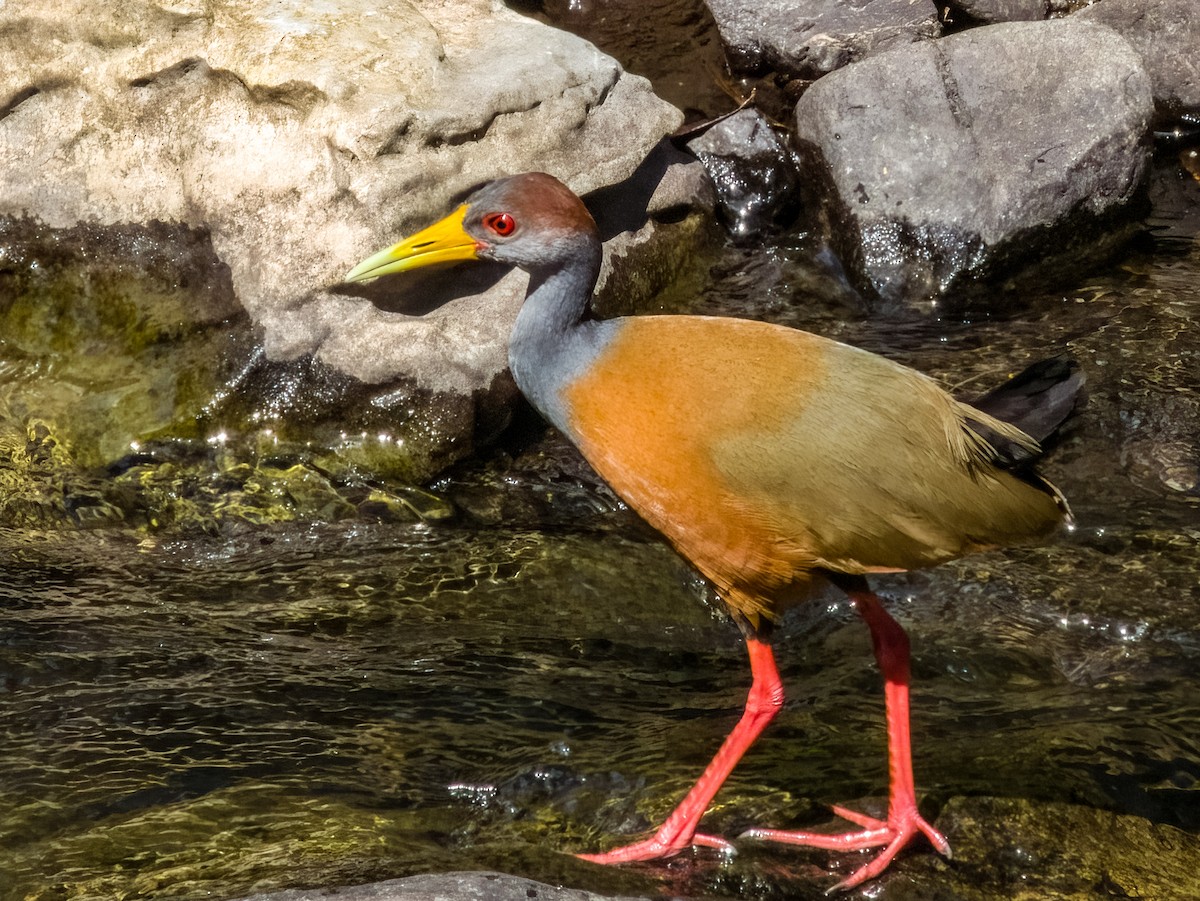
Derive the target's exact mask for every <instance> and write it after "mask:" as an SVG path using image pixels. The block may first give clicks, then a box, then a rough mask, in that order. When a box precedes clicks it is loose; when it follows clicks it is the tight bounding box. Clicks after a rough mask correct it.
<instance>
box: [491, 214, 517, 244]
mask: <svg viewBox="0 0 1200 901" xmlns="http://www.w3.org/2000/svg"><path fill="white" fill-rule="evenodd" d="M483 224H484V227H485V228H488V229H490V230H491V231H494V232H495V233H496V234H498V235H499V236H500V237H501V238H507V237H508V236H509V235H511V234H512V233H513V232H515V231H516V230H517V221H516V220H515V219H513V217H512V216H510V215H509V214H508V213H488V214H487V215H486V216H484V217H483Z"/></svg>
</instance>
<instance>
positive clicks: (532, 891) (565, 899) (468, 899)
mask: <svg viewBox="0 0 1200 901" xmlns="http://www.w3.org/2000/svg"><path fill="white" fill-rule="evenodd" d="M325 898H336V899H338V901H638V899H634V898H631V897H629V896H627V895H626V896H621V897H618V896H615V895H597V894H595V893H594V892H586V891H583V890H581V889H573V888H565V887H563V886H561V885H546V884H545V883H544V882H534V881H533V880H532V879H523V878H521V877H520V876H508V875H505V874H504V873H437V874H430V875H422V876H409V877H407V878H404V879H389V880H388V881H387V882H376V883H372V884H370V885H354V886H343V887H339V888H325V889H307V890H306V889H289V890H287V891H282V892H271V893H270V894H266V895H250V896H248V897H246V898H243V899H241V901H321V899H325Z"/></svg>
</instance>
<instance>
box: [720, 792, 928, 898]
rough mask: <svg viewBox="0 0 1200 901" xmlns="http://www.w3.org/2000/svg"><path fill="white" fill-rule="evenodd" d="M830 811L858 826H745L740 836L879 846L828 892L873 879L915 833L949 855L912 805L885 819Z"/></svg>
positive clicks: (840, 847)
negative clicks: (826, 829)
mask: <svg viewBox="0 0 1200 901" xmlns="http://www.w3.org/2000/svg"><path fill="white" fill-rule="evenodd" d="M833 812H834V813H835V814H837V815H838V816H839V817H841V818H842V819H844V820H849V821H850V822H851V823H854V824H855V825H857V826H861V827H862V828H861V829H860V830H858V831H855V832H843V833H835V834H826V833H823V832H792V831H787V830H782V829H749V830H747V831H746V832H743V833H742V835H741V836H740V837H741V838H757V839H761V840H763V841H769V842H783V843H784V844H788V845H804V846H806V847H809V848H824V849H826V850H829V851H861V850H863V849H866V848H878V847H881V846H882V847H883V850H882V851H880V852H879V853H878V854H877V855H875V857H874V858H872V859H871V860H870V861H869V862H867V863H866V864H864V865H863V866H861V867H859V868H858V869H857V870H855V871H854V872H853V873H851V874H850V875H849V876H847V877H846V878H845V879H843V880H842V881H841V882H839V883H838V884H837V885H835V886H833V887H832V888H831V889H830V890H829V892H830V893H833V892H841V891H846V890H847V889H852V888H854V887H855V886H857V885H862V883H864V882H866V881H867V880H869V879H874V878H875V877H876V876H878V875H879V874H880V873H882V872H883V871H884V870H886V869H887V867H888V864H890V863H891V862H892V858H894V857H895V856H896V855H897V854H898V853H899V852H900V849H902V848H903V847H904V846H906V845H907V844H908V843H909V842H911V841H912V840H913V839H914V838H916V836H917V833H921V834H923V835H924V836H925V837H926V838H927V839H929V842H930V844H932V845H933V847H934V848H935V849H937V852H938V853H939V854H941V855H942V856H943V857H950V856H951V855H950V843H949V842H948V841H946V837H945V836H944V835H942V833H940V832H938V831H937V830H936V829H934V828H933V826H931V825H930V824H929V823H928V822H927V821H926V820H925V819H924V818H923V817H922V816H921V814H920V813H918V812H917V807H916V804H915V803H914V804H911V805H903V806H901V807H900V809H899V810H894V811H891V812H889V814H888V818H887V820H877V819H875V818H874V817H870V816H867V815H866V814H861V813H857V812H856V811H853V810H848V809H847V808H845V807H840V806H836V805H835V806H834V807H833Z"/></svg>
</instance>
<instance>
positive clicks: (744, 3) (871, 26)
mask: <svg viewBox="0 0 1200 901" xmlns="http://www.w3.org/2000/svg"><path fill="white" fill-rule="evenodd" d="M707 3H708V8H709V9H710V10H711V11H712V14H713V18H714V19H716V22H717V28H718V30H719V31H720V33H721V41H722V43H724V45H725V52H726V56H727V58H728V60H729V63H730V65H731V66H732V67H733V68H734V69H736V70H739V71H743V72H757V71H760V70H763V69H774V70H776V71H779V72H781V73H784V74H786V75H790V76H793V77H797V78H819V77H820V76H821V75H824V74H825V73H826V72H832V71H833V70H834V69H838V68H841V67H842V66H844V65H846V64H847V63H852V62H854V61H855V60H859V59H863V58H864V57H867V56H871V55H872V54H875V53H879V52H880V51H882V50H887V49H888V48H890V47H896V46H899V45H902V44H908V43H911V42H913V41H921V40H925V39H927V38H933V37H937V36H938V35H939V34H941V25H940V24H938V18H937V7H936V6H935V5H934V4H933V3H932V2H928V0H918V2H915V3H914V2H911V0H865V2H862V3H853V4H850V3H842V2H839V0H763V2H759V0H707Z"/></svg>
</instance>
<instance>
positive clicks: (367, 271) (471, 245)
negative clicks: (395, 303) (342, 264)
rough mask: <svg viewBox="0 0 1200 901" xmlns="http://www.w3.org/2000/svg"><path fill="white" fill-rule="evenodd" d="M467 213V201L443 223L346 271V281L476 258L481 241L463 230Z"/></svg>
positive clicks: (373, 277) (442, 221) (362, 280)
mask: <svg viewBox="0 0 1200 901" xmlns="http://www.w3.org/2000/svg"><path fill="white" fill-rule="evenodd" d="M466 215H467V206H466V204H463V205H462V206H460V207H459V208H458V209H457V210H455V211H454V212H453V213H451V214H450V215H449V216H447V217H446V218H445V219H442V220H441V221H440V222H435V223H434V224H433V225H431V226H429V227H428V228H425V229H422V230H421V231H419V232H417V233H416V234H415V235H413V236H412V237H411V238H406V239H405V240H403V241H401V242H400V243H399V244H395V245H393V246H391V247H389V248H388V249H387V250H381V251H379V253H377V254H375V255H374V256H371V257H367V259H365V260H363V261H362V262H361V263H359V264H358V265H357V266H355V267H354V268H353V269H351V270H350V271H349V272H347V273H346V277H345V281H347V282H368V281H371V280H372V279H376V278H379V276H381V275H388V274H390V273H392V272H404V271H405V270H407V269H417V268H420V267H421V266H432V265H435V264H437V263H456V262H458V261H460V260H473V259H475V255H476V251H477V250H478V249H479V242H478V241H476V240H475V239H474V238H472V237H471V236H470V235H468V234H467V233H466V231H465V230H464V229H463V219H464V218H466Z"/></svg>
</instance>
